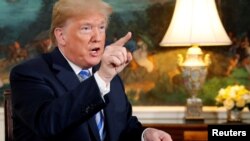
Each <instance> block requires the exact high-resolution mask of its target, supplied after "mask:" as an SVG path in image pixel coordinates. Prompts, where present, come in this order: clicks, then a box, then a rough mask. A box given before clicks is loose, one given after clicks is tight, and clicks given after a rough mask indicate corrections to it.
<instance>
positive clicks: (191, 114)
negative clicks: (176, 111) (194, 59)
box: [185, 97, 204, 122]
mask: <svg viewBox="0 0 250 141" xmlns="http://www.w3.org/2000/svg"><path fill="white" fill-rule="evenodd" d="M185 120H186V122H204V118H203V116H202V100H201V99H200V98H197V97H192V98H188V99H187V105H186V116H185Z"/></svg>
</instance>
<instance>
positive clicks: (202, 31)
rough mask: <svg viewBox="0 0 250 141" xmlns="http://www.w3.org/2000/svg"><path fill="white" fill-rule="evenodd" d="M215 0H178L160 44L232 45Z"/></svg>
mask: <svg viewBox="0 0 250 141" xmlns="http://www.w3.org/2000/svg"><path fill="white" fill-rule="evenodd" d="M230 44H231V40H230V39H229V37H228V35H227V33H226V31H225V29H224V27H223V25H222V23H221V20H220V18H219V15H218V12H217V8H216V5H215V0H177V1H176V5H175V10H174V15H173V17H172V20H171V23H170V26H169V28H168V30H167V32H166V34H165V36H164V37H163V39H162V41H161V43H160V46H190V45H198V46H214V45H215V46H217V45H230Z"/></svg>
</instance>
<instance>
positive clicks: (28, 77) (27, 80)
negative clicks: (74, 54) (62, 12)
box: [10, 48, 143, 141]
mask: <svg viewBox="0 0 250 141" xmlns="http://www.w3.org/2000/svg"><path fill="white" fill-rule="evenodd" d="M10 84H11V90H12V100H13V113H14V117H13V119H14V138H15V140H16V141H45V140H53V141H99V140H100V139H99V134H98V132H97V127H96V123H95V119H94V116H93V115H95V113H97V112H98V111H100V110H101V109H103V110H104V116H105V130H106V132H107V134H106V141H122V140H126V141H133V140H135V141H140V138H141V134H142V131H143V128H142V126H141V123H140V122H139V121H138V120H137V118H136V117H134V116H132V108H131V104H130V103H129V101H128V99H127V97H126V95H125V93H124V86H123V83H122V81H121V79H120V77H119V76H115V77H114V79H113V80H112V82H111V84H110V89H111V90H110V92H109V93H108V94H107V95H106V96H105V97H104V98H105V102H104V101H103V99H102V98H101V96H100V92H99V88H98V86H97V83H96V81H95V79H94V77H93V76H91V77H90V78H88V79H87V80H85V81H83V82H81V83H80V82H79V80H78V78H77V76H76V74H75V73H74V71H73V70H72V68H71V67H70V66H69V64H68V62H67V61H66V60H65V58H64V57H63V56H62V54H61V53H60V51H59V50H58V49H57V48H56V49H55V50H54V51H53V52H51V53H49V54H44V55H41V56H40V57H38V58H35V59H31V60H29V61H26V62H24V63H22V64H19V65H17V66H15V67H14V68H13V69H12V71H11V74H10Z"/></svg>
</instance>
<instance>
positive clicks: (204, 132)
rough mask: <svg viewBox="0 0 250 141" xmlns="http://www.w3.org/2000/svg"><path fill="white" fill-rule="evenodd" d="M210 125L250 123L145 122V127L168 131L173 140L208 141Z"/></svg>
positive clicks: (244, 123)
mask: <svg viewBox="0 0 250 141" xmlns="http://www.w3.org/2000/svg"><path fill="white" fill-rule="evenodd" d="M209 125H226V126H228V125H247V126H249V125H250V123H246V122H243V123H206V122H204V123H186V124H185V123H182V124H181V123H168V124H167V123H164V124H159V123H157V124H152V123H150V124H143V126H144V127H152V128H157V129H160V130H163V131H166V132H168V133H169V134H170V135H171V136H172V138H173V141H207V140H208V126H209Z"/></svg>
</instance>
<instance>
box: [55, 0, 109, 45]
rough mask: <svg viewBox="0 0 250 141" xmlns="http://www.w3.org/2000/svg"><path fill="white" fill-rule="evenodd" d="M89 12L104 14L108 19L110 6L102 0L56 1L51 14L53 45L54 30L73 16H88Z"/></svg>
mask: <svg viewBox="0 0 250 141" xmlns="http://www.w3.org/2000/svg"><path fill="white" fill-rule="evenodd" d="M89 11H96V12H100V13H102V14H104V15H105V16H106V18H107V20H108V19H109V16H110V14H111V13H112V8H111V6H110V5H109V4H108V3H106V2H104V1H102V0H58V1H57V2H56V3H55V5H54V7H53V12H52V21H51V27H50V37H51V40H52V43H53V44H56V38H55V35H54V30H55V29H56V28H57V27H63V26H64V24H65V23H66V21H67V20H68V19H70V18H72V17H75V16H81V15H84V14H88V12H89Z"/></svg>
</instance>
